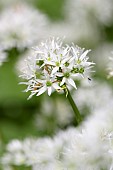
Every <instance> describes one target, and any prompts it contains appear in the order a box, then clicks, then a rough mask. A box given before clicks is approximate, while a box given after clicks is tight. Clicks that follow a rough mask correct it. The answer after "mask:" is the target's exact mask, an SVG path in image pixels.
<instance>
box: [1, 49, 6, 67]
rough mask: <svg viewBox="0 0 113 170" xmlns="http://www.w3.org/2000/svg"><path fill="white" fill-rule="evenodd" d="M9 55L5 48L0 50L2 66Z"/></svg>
mask: <svg viewBox="0 0 113 170" xmlns="http://www.w3.org/2000/svg"><path fill="white" fill-rule="evenodd" d="M6 58H7V55H6V53H5V52H4V51H3V50H0V66H1V65H2V64H3V62H5V61H6Z"/></svg>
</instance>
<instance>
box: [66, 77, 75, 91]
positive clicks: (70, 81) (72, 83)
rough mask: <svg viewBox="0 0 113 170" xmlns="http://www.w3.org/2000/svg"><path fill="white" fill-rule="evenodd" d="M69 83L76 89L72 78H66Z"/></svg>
mask: <svg viewBox="0 0 113 170" xmlns="http://www.w3.org/2000/svg"><path fill="white" fill-rule="evenodd" d="M68 82H69V84H71V85H72V86H73V87H74V88H75V89H77V87H76V85H75V82H74V81H73V79H71V78H69V79H68Z"/></svg>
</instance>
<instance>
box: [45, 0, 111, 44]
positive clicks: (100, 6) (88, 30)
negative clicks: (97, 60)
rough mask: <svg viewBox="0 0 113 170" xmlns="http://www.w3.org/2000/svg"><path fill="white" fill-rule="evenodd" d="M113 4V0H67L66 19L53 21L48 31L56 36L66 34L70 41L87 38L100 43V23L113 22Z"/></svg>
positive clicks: (65, 6)
mask: <svg viewBox="0 0 113 170" xmlns="http://www.w3.org/2000/svg"><path fill="white" fill-rule="evenodd" d="M112 6H113V1H112V0H107V1H106V0H103V1H102V0H66V1H65V5H64V8H63V9H64V11H63V12H64V16H65V20H63V21H59V22H56V23H52V24H51V29H48V32H50V31H51V32H52V33H53V35H56V36H64V35H65V36H66V39H67V40H68V41H70V42H71V41H76V42H81V41H84V40H85V42H89V43H90V42H92V44H95V43H97V44H98V40H99V39H101V34H100V33H101V30H100V27H99V25H100V24H101V26H104V25H110V24H112V16H113V8H112ZM103 11H104V12H103ZM49 28H50V27H49ZM94 35H95V36H94ZM92 37H93V38H92Z"/></svg>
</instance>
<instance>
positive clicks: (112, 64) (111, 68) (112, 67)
mask: <svg viewBox="0 0 113 170" xmlns="http://www.w3.org/2000/svg"><path fill="white" fill-rule="evenodd" d="M112 54H113V52H112ZM108 71H109V73H108V78H110V77H113V56H112V57H109V66H108Z"/></svg>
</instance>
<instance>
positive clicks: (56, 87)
mask: <svg viewBox="0 0 113 170" xmlns="http://www.w3.org/2000/svg"><path fill="white" fill-rule="evenodd" d="M52 86H53V87H54V89H57V90H58V89H61V87H60V86H59V85H58V83H53V85H52Z"/></svg>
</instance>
